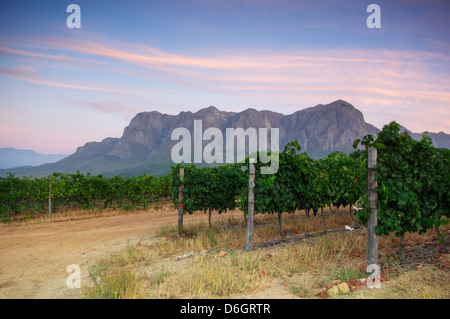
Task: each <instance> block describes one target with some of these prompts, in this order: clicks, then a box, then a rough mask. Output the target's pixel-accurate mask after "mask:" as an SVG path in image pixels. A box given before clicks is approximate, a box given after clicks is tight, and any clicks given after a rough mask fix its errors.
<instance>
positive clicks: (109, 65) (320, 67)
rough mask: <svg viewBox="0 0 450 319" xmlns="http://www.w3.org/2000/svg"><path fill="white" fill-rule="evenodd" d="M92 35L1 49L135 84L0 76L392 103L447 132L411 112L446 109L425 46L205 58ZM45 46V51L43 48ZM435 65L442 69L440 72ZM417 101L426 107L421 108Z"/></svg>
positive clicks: (437, 58) (442, 83)
mask: <svg viewBox="0 0 450 319" xmlns="http://www.w3.org/2000/svg"><path fill="white" fill-rule="evenodd" d="M88 39H89V37H87V36H86V35H84V38H83V39H70V41H69V40H67V39H62V38H56V37H55V38H50V39H32V40H29V41H26V42H23V43H22V45H23V48H21V49H17V48H12V47H7V46H2V47H0V54H4V55H5V54H7V55H13V56H14V55H19V56H27V57H38V58H40V59H47V60H49V61H52V60H58V61H61V62H63V63H68V64H70V63H73V62H74V61H76V62H82V63H86V64H95V61H102V63H104V65H103V66H102V67H99V68H98V69H97V71H99V72H102V73H104V74H111V73H116V74H121V75H124V76H125V77H126V78H129V79H132V81H130V82H132V83H133V84H130V85H125V87H118V86H117V85H115V84H113V83H109V82H108V80H105V82H103V83H98V82H95V81H92V83H89V84H88V83H87V81H85V80H82V81H81V80H80V79H78V82H77V81H75V80H73V81H69V80H67V79H65V80H64V81H55V80H52V79H49V78H46V77H43V76H41V75H38V74H39V72H38V69H37V67H36V68H30V67H27V66H20V67H18V68H15V69H6V68H0V74H1V75H5V76H11V77H15V78H19V79H22V80H24V81H28V82H32V83H37V84H41V85H47V86H54V87H61V88H69V89H79V90H88V91H99V92H105V93H120V92H128V93H130V92H135V93H136V94H148V92H149V90H141V89H137V88H136V80H138V81H142V83H143V84H144V85H145V83H148V84H149V85H147V87H150V88H152V85H153V83H154V81H159V82H160V83H166V84H167V86H166V87H165V88H164V89H163V90H162V91H158V92H159V93H160V94H159V99H160V100H163V99H173V97H174V94H176V93H177V92H176V91H171V89H170V88H169V87H170V86H176V87H178V88H180V87H181V88H186V89H194V90H196V91H198V92H209V93H219V94H220V95H222V96H235V97H237V98H240V99H241V101H242V103H247V104H252V105H257V104H258V103H261V104H264V107H267V105H268V104H272V105H278V104H279V103H280V101H282V102H281V103H283V104H284V105H289V106H290V107H291V108H293V107H295V106H299V104H300V103H301V101H317V102H318V103H324V102H328V101H327V100H324V96H326V97H327V96H330V97H331V96H336V97H338V98H343V99H347V100H349V101H350V102H353V103H355V104H359V105H358V107H360V108H361V109H362V111H363V112H364V108H365V107H367V109H370V108H373V107H374V106H377V107H379V108H380V109H382V110H386V111H388V110H389V108H392V107H396V108H400V109H403V111H404V112H405V114H407V113H410V115H409V118H411V119H413V121H414V123H411V125H410V126H412V127H411V128H410V129H418V130H421V129H422V128H424V127H425V126H427V125H431V124H434V125H435V126H437V127H439V128H441V129H443V130H444V129H445V130H446V131H449V129H448V121H447V120H445V119H438V123H431V122H428V123H426V121H424V120H423V119H422V120H421V119H419V118H415V117H414V116H413V115H411V114H413V113H415V114H419V113H421V112H422V111H425V110H426V109H427V108H428V107H429V105H430V104H431V105H436V106H437V107H438V109H441V110H442V109H444V110H448V105H449V103H450V89H449V88H450V71H449V70H448V68H446V67H445V66H446V65H448V63H449V60H450V58H449V57H448V56H447V55H444V54H440V53H434V52H428V51H424V50H422V51H412V50H397V51H394V50H386V49H383V50H381V49H380V50H360V49H359V50H356V49H330V50H326V51H325V50H307V49H305V50H298V51H289V52H288V51H285V52H280V51H269V50H265V51H256V50H255V51H254V52H248V51H247V52H235V51H232V50H229V51H225V52H215V51H209V52H205V56H195V55H189V54H181V53H171V52H166V51H164V50H161V49H158V48H155V47H151V46H148V45H144V44H136V43H125V42H117V41H111V40H108V39H102V40H101V41H98V39H92V40H88ZM430 41H431V40H430ZM437 44H438V45H439V44H440V43H437ZM42 48H45V52H41V51H40V50H42ZM48 52H51V53H48ZM436 70H439V72H440V74H439V76H438V77H437V76H436ZM160 90H161V89H160ZM211 102H212V103H211V104H213V103H214V101H211ZM420 103H421V105H422V106H421V107H418V106H417V105H418V104H420ZM303 106H306V105H303ZM90 107H92V108H96V109H98V110H104V111H108V112H119V113H120V112H124V111H125V110H126V109H127V108H126V107H124V105H123V104H121V105H119V104H116V105H115V104H110V103H109V104H102V103H99V104H95V103H94V104H92V105H90ZM444 113H445V112H444ZM446 114H447V113H446ZM435 120H436V119H433V121H435ZM377 121H378V120H377ZM379 121H380V122H379V123H375V124H378V125H380V124H381V121H382V120H381V117H380V119H379ZM446 121H447V122H446Z"/></svg>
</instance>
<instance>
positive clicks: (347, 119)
mask: <svg viewBox="0 0 450 319" xmlns="http://www.w3.org/2000/svg"><path fill="white" fill-rule="evenodd" d="M194 120H202V129H203V131H204V130H206V129H207V128H210V127H215V128H218V129H220V130H221V131H222V132H225V129H226V128H243V129H244V130H245V129H247V128H249V127H253V128H279V144H280V150H282V149H283V148H284V145H285V144H287V143H288V142H290V141H292V140H298V141H299V143H300V145H301V146H302V151H306V152H307V153H308V154H309V155H310V156H311V157H312V158H320V157H324V156H326V155H327V154H329V153H331V152H334V151H342V152H345V153H349V152H351V151H353V147H352V145H353V142H354V140H356V139H358V138H359V139H361V138H362V137H363V136H364V135H367V134H372V135H374V136H376V134H377V133H378V132H379V131H380V129H378V128H376V127H375V126H373V125H371V124H369V123H366V122H365V120H364V115H363V113H362V112H361V111H359V110H358V109H356V108H355V107H354V106H353V105H352V104H350V103H348V102H346V101H344V100H337V101H334V102H331V103H329V104H318V105H316V106H313V107H309V108H305V109H302V110H298V111H295V112H293V113H292V114H288V115H284V114H282V113H277V112H274V111H270V110H263V111H257V110H255V109H252V108H247V109H245V110H243V111H241V112H226V111H220V110H219V109H217V108H216V107H215V106H210V107H207V108H203V109H200V110H198V111H196V112H191V111H182V112H180V113H179V114H178V115H169V114H164V113H160V112H158V111H149V112H140V113H138V114H136V115H135V116H134V117H133V119H132V120H131V121H130V123H129V125H128V126H126V127H125V128H124V131H123V135H122V137H120V138H111V137H108V138H105V139H103V140H102V141H101V142H88V143H86V144H85V145H83V146H80V147H78V148H77V150H76V152H75V153H74V154H72V155H70V156H68V157H66V158H64V159H62V160H60V161H58V162H56V163H53V164H45V165H41V166H38V167H22V168H20V167H19V168H14V169H11V170H10V171H11V173H13V174H15V175H19V176H22V175H26V176H28V175H33V176H40V175H42V176H45V175H48V174H51V173H52V172H61V173H75V172H76V171H80V172H83V173H87V172H90V173H91V174H103V175H104V176H113V175H122V176H124V177H128V176H135V175H141V174H147V175H162V174H167V173H169V172H170V165H173V164H174V163H173V162H172V161H171V157H170V152H171V148H172V147H173V146H174V145H175V144H176V143H178V141H172V140H171V133H172V131H173V130H174V129H176V128H180V127H184V128H187V129H188V130H189V131H190V132H191V136H192V137H193V134H192V132H193V125H194ZM386 124H387V123H386ZM405 130H406V129H405ZM410 134H411V136H412V137H413V138H416V139H417V138H420V137H421V133H410ZM224 135H225V134H224ZM429 135H430V137H431V138H432V139H433V143H434V139H436V140H437V143H438V145H440V146H437V145H436V147H446V148H449V147H450V135H449V134H445V133H442V134H441V133H430V134H429ZM205 143H206V144H207V142H206V141H204V145H205ZM192 145H193V143H192ZM6 173H7V172H6V171H5V170H0V176H4V175H5V174H6Z"/></svg>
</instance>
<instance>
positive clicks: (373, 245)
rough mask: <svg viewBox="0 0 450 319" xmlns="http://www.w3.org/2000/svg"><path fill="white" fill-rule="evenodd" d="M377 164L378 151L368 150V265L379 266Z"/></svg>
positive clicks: (374, 149) (370, 148)
mask: <svg viewBox="0 0 450 319" xmlns="http://www.w3.org/2000/svg"><path fill="white" fill-rule="evenodd" d="M376 164H377V149H376V148H375V147H369V148H368V160H367V169H368V181H367V192H368V197H369V207H370V211H371V213H370V216H369V220H368V222H367V265H378V238H377V234H376V233H375V227H376V226H377V225H378V218H377V203H376V200H377V191H376V188H377V181H376V179H375V166H376Z"/></svg>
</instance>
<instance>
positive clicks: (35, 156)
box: [0, 147, 68, 169]
mask: <svg viewBox="0 0 450 319" xmlns="http://www.w3.org/2000/svg"><path fill="white" fill-rule="evenodd" d="M67 156H68V155H63V154H49V155H45V154H39V153H36V152H35V151H32V150H19V149H16V148H12V147H8V148H0V169H5V168H12V167H17V166H38V165H42V164H45V163H54V162H57V161H60V160H62V159H63V158H65V157H67Z"/></svg>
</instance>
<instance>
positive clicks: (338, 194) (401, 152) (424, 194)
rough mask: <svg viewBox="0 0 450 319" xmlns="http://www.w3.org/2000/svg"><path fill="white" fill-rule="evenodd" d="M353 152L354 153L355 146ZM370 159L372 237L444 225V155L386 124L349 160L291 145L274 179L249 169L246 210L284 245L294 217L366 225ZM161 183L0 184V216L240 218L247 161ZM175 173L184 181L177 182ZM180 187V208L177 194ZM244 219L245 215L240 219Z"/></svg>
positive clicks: (89, 179)
mask: <svg viewBox="0 0 450 319" xmlns="http://www.w3.org/2000/svg"><path fill="white" fill-rule="evenodd" d="M359 145H361V146H362V147H360V148H359V149H358V146H359ZM369 147H375V148H377V150H378V164H377V166H376V168H375V170H376V180H377V183H378V186H377V193H378V200H377V206H378V225H377V227H376V232H377V234H378V235H382V234H384V235H388V234H391V233H395V234H396V235H397V236H399V237H401V236H403V235H404V234H405V233H407V232H409V233H414V232H419V233H421V232H424V231H426V230H427V229H430V228H433V227H434V228H436V230H437V232H439V226H440V225H441V224H443V223H446V222H448V218H449V215H450V151H449V150H447V149H438V148H434V147H433V145H432V141H431V139H430V138H429V137H428V136H427V135H424V136H423V138H422V139H421V140H420V141H416V140H414V139H412V138H411V137H410V136H409V135H408V133H406V132H404V133H400V125H399V124H397V123H395V122H392V123H390V124H389V125H386V126H385V127H384V128H383V130H382V131H381V132H380V133H379V134H378V138H377V139H376V140H374V138H373V137H372V136H370V135H368V136H365V137H364V138H362V140H356V141H355V143H354V148H355V151H354V152H353V153H351V154H349V155H347V154H345V153H342V152H334V153H331V154H329V155H328V156H327V157H325V158H323V159H318V160H313V159H312V158H310V157H309V156H308V155H307V153H304V152H303V153H301V152H300V151H301V146H300V145H299V143H298V142H297V141H292V142H290V143H288V144H287V145H286V146H285V148H284V150H283V151H282V152H279V154H278V155H279V156H278V160H279V163H278V164H279V165H278V167H279V169H278V171H277V172H276V173H275V174H261V167H262V165H263V164H261V163H259V162H257V163H255V164H254V167H255V183H254V187H253V191H254V211H255V213H257V214H277V215H278V220H279V225H278V226H279V231H280V234H281V236H284V233H283V231H282V225H281V214H283V213H285V214H292V213H295V212H296V211H304V212H306V214H307V215H308V216H309V215H310V213H311V212H312V214H313V215H314V216H316V215H317V213H318V212H319V211H321V212H322V214H321V215H322V218H323V224H324V230H325V231H326V219H325V218H324V214H323V208H324V207H329V208H330V209H331V210H332V211H333V209H338V208H339V207H347V206H348V207H350V211H349V212H350V214H352V210H351V207H352V206H353V205H359V207H361V208H362V209H361V210H358V211H357V213H356V214H355V216H353V215H352V217H353V218H354V220H355V222H357V223H358V224H360V225H366V224H367V221H368V218H369V215H370V209H369V205H368V198H367V180H368V178H367V175H368V169H367V156H368V151H367V150H368V148H369ZM262 155H264V154H257V156H258V157H259V156H262ZM171 168H172V172H171V174H169V175H167V176H161V177H153V176H145V175H142V176H137V177H133V178H126V179H125V178H122V177H121V176H115V177H111V178H103V177H102V175H98V176H91V175H90V174H89V173H88V174H86V175H84V174H81V173H80V172H77V173H76V174H61V173H54V174H52V175H51V176H48V177H45V178H31V177H30V178H26V177H23V178H17V177H14V176H13V175H9V176H7V177H6V178H2V179H0V217H1V219H2V221H8V220H10V218H11V216H14V215H17V214H21V213H24V212H25V214H26V216H28V217H32V216H35V215H38V214H45V213H47V211H48V212H50V210H49V207H51V209H52V211H55V210H69V209H73V208H74V207H78V208H82V209H90V210H94V209H98V210H102V209H106V208H118V209H123V210H134V209H137V208H144V209H145V208H146V207H148V206H149V205H151V204H152V203H155V202H157V201H158V200H159V199H161V198H167V197H169V196H171V197H172V199H173V201H174V204H175V207H181V208H182V211H183V213H186V212H187V213H189V214H192V213H194V212H197V211H201V212H205V213H207V212H209V215H210V216H211V214H212V212H213V211H216V212H218V213H219V214H222V213H226V212H227V211H229V210H233V209H236V208H238V209H240V210H242V211H243V212H244V213H245V214H247V212H248V204H249V198H248V194H249V192H248V186H249V170H248V168H249V158H248V157H247V159H246V162H245V163H236V164H227V165H223V166H217V167H204V168H197V167H196V166H195V165H192V164H191V165H182V164H177V165H176V166H172V167H171ZM180 168H183V169H184V176H182V177H183V178H181V179H180V174H179V172H180ZM181 188H182V194H183V197H182V201H181V202H180V197H179V192H180V189H181ZM244 216H245V215H244Z"/></svg>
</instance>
